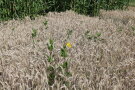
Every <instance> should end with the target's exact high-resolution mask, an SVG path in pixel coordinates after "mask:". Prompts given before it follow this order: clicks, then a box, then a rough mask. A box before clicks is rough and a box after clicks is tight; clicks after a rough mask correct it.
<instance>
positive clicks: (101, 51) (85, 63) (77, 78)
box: [0, 10, 135, 90]
mask: <svg viewBox="0 0 135 90" xmlns="http://www.w3.org/2000/svg"><path fill="white" fill-rule="evenodd" d="M46 20H47V21H48V24H47V26H45V25H44V24H43V22H44V21H46ZM32 29H37V30H38V31H37V32H38V34H37V37H35V38H34V40H35V44H33V38H32V37H31V33H32ZM68 29H69V30H72V31H73V33H72V35H71V37H70V39H69V40H68V42H70V43H71V44H72V45H73V47H72V48H70V49H69V52H70V53H69V57H68V58H67V61H68V62H69V63H70V68H69V70H70V72H71V73H72V76H71V77H69V78H68V77H65V76H63V77H65V79H66V80H67V81H68V83H69V84H68V85H67V86H66V85H64V84H62V83H61V82H60V81H58V80H56V81H55V84H54V86H52V87H51V88H52V89H51V88H50V87H49V85H48V83H47V82H48V79H47V70H46V69H47V67H48V65H49V63H48V62H47V57H46V54H48V50H47V45H46V44H47V43H48V40H49V39H50V38H52V39H54V41H55V43H54V44H55V48H54V52H53V53H54V57H55V61H54V62H55V63H52V65H56V63H57V64H60V63H62V62H63V61H64V60H63V59H62V58H61V57H60V56H59V53H60V48H61V47H62V45H63V43H64V40H65V38H66V32H67V30H68ZM88 31H89V32H88ZM86 32H87V35H86ZM97 33H100V34H101V36H99V37H97V38H94V37H90V36H92V35H96V34H97ZM33 46H34V47H33ZM0 90H135V11H134V10H127V11H108V12H105V11H102V13H101V15H100V17H87V16H84V15H78V14H76V13H74V12H72V11H66V12H62V13H49V14H48V15H47V16H39V17H37V18H35V20H30V18H28V17H26V18H25V19H24V20H11V21H8V22H7V21H6V22H2V23H0Z"/></svg>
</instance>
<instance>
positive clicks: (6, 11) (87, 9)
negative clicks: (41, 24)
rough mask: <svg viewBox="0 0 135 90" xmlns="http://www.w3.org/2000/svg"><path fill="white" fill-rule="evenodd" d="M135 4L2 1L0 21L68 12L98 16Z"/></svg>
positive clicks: (126, 0)
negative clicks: (107, 11)
mask: <svg viewBox="0 0 135 90" xmlns="http://www.w3.org/2000/svg"><path fill="white" fill-rule="evenodd" d="M133 2H134V3H135V1H134V0H131V2H130V1H129V0H0V21H1V20H9V19H13V18H14V19H17V18H24V17H25V16H30V17H34V16H36V15H44V14H46V13H48V12H50V11H51V12H54V11H55V12H61V11H66V10H73V11H75V12H77V13H79V14H85V15H89V16H97V15H99V11H100V9H105V10H115V9H126V8H127V6H128V5H129V4H130V5H132V3H133Z"/></svg>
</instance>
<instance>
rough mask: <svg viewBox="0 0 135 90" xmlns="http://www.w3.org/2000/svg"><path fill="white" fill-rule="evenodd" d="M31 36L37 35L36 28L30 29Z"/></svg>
mask: <svg viewBox="0 0 135 90" xmlns="http://www.w3.org/2000/svg"><path fill="white" fill-rule="evenodd" d="M31 35H32V38H34V37H36V36H37V30H36V29H32V34H31Z"/></svg>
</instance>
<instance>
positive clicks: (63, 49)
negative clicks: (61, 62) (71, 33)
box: [60, 47, 68, 58]
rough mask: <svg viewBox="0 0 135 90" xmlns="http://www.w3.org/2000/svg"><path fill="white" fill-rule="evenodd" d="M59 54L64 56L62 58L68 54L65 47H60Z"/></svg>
mask: <svg viewBox="0 0 135 90" xmlns="http://www.w3.org/2000/svg"><path fill="white" fill-rule="evenodd" d="M60 54H61V56H62V57H64V58H65V57H67V56H68V55H67V50H66V48H65V47H63V48H61V52H60Z"/></svg>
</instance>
